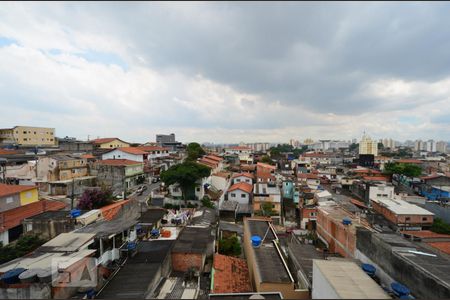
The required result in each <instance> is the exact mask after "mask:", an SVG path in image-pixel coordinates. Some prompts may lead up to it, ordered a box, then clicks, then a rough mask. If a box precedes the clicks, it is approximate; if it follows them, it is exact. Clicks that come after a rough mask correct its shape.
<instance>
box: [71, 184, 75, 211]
mask: <svg viewBox="0 0 450 300" xmlns="http://www.w3.org/2000/svg"><path fill="white" fill-rule="evenodd" d="M74 188H75V178H73V177H72V195H71V197H70V198H71V201H70V209H71V210H72V209H73V203H74V198H75V191H74Z"/></svg>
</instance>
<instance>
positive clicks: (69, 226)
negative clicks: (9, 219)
mask: <svg viewBox="0 0 450 300" xmlns="http://www.w3.org/2000/svg"><path fill="white" fill-rule="evenodd" d="M22 224H23V232H24V233H26V232H32V233H35V234H38V235H39V236H41V237H42V238H44V239H52V238H54V237H56V236H57V235H59V234H60V233H66V232H70V231H72V230H74V229H75V220H71V219H66V220H24V221H23V222H22Z"/></svg>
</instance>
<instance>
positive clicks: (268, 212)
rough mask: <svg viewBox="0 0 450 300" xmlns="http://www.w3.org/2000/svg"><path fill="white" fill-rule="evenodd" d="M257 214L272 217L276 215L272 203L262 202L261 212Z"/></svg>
mask: <svg viewBox="0 0 450 300" xmlns="http://www.w3.org/2000/svg"><path fill="white" fill-rule="evenodd" d="M259 214H261V215H262V216H272V215H274V214H276V212H275V210H274V209H273V206H272V203H270V202H264V203H263V204H261V210H260V211H259Z"/></svg>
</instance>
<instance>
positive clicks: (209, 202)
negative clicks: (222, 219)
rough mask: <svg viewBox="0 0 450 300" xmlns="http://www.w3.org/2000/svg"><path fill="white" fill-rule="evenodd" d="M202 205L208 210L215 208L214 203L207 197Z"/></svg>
mask: <svg viewBox="0 0 450 300" xmlns="http://www.w3.org/2000/svg"><path fill="white" fill-rule="evenodd" d="M202 205H203V206H204V207H207V208H214V203H213V202H212V201H211V199H209V197H207V196H205V197H203V199H202Z"/></svg>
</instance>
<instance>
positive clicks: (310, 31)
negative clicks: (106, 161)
mask: <svg viewBox="0 0 450 300" xmlns="http://www.w3.org/2000/svg"><path fill="white" fill-rule="evenodd" d="M449 9H450V5H449V4H448V3H369V4H360V3H345V4H342V3H339V4H337V3H336V4H335V3H327V4H324V3H319V4H311V3H291V2H287V3H255V4H249V3H228V2H221V3H187V4H174V3H157V2H153V3H145V2H143V3H132V4H129V3H114V4H112V3H95V2H91V3H56V4H53V3H5V4H2V5H1V6H0V71H1V72H0V87H1V88H0V99H1V100H0V105H1V106H2V117H1V121H0V128H7V127H11V126H15V125H17V124H29V125H33V126H43V127H54V128H56V134H57V136H58V137H64V136H74V137H77V138H80V139H87V136H88V135H90V136H91V138H96V137H97V136H99V137H110V136H111V137H113V136H114V137H115V136H117V137H120V138H122V139H125V140H129V141H133V142H141V143H143V142H148V141H149V140H150V141H152V140H153V139H154V137H155V135H156V134H158V133H171V132H174V133H175V134H176V135H177V139H179V140H180V141H198V142H207V141H209V142H214V143H219V142H221V143H225V142H226V143H239V142H241V141H245V142H249V143H251V142H273V143H275V142H279V141H286V142H288V141H289V140H290V139H292V138H295V139H301V140H304V139H306V138H309V137H311V138H312V139H314V140H319V139H342V140H352V139H354V138H356V139H358V140H359V139H360V138H361V136H362V132H363V131H366V132H367V133H368V134H369V135H370V136H371V137H372V138H373V139H376V140H379V139H382V138H392V139H394V140H397V141H405V140H411V141H415V140H417V139H422V140H428V139H434V140H435V141H440V140H444V141H449V140H450V126H449V125H450V124H449V122H450V115H449V114H448V112H449V111H450V101H449V97H450V89H449V88H448V86H449V85H448V82H449V80H450V74H449V71H448V70H449V68H448V65H449V63H450V61H449V59H448V55H447V53H448V50H450V49H448V46H447V44H446V43H444V42H443V41H445V40H446V39H447V37H448V36H449V34H450V26H448V25H449V24H448V22H449V21H448V18H446V15H447V11H448V10H449ZM419 24H420V26H419Z"/></svg>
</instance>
